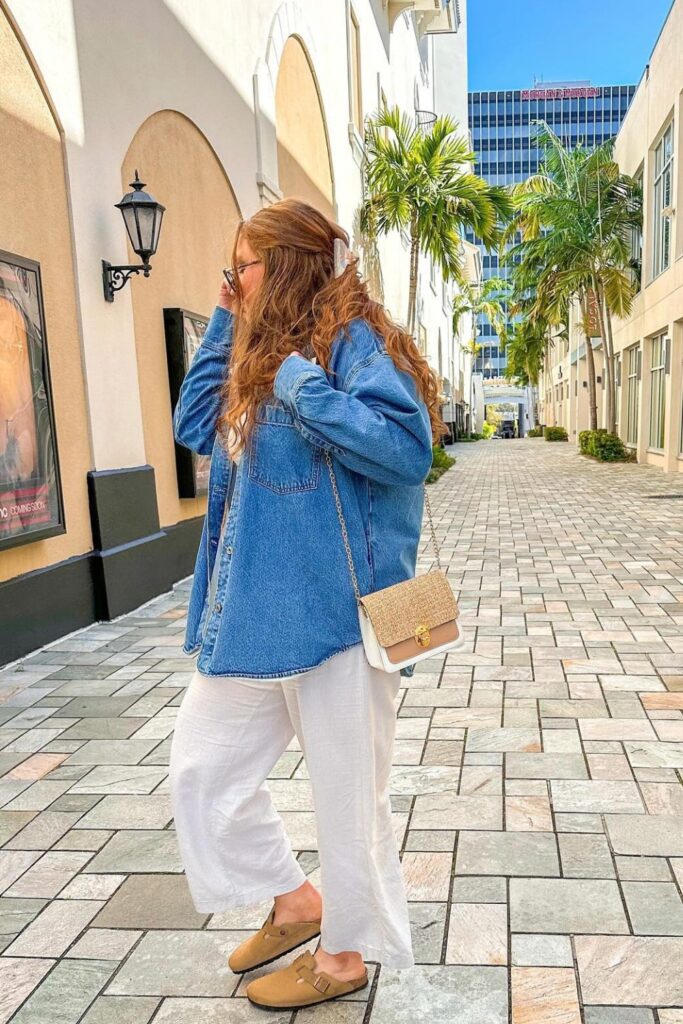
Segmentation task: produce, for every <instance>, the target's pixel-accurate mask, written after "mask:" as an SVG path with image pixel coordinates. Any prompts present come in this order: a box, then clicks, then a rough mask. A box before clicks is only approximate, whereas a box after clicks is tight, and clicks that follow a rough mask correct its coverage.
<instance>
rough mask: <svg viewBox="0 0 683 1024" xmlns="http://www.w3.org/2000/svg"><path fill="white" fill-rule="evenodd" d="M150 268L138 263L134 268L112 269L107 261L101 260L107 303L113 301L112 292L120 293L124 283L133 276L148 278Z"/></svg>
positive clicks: (146, 264) (147, 264)
mask: <svg viewBox="0 0 683 1024" xmlns="http://www.w3.org/2000/svg"><path fill="white" fill-rule="evenodd" d="M151 269H152V267H151V264H149V263H138V264H137V265H136V266H130V265H129V266H122V267H113V266H112V265H111V263H110V262H109V261H108V260H102V284H103V286H104V297H105V299H106V300H107V302H113V301H114V292H118V291H121V289H122V288H123V286H124V285H125V283H126V281H128V279H129V278H131V277H132V276H133V274H143V275H144V277H149V275H150V271H151Z"/></svg>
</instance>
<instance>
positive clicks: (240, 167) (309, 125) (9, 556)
mask: <svg viewBox="0 0 683 1024" xmlns="http://www.w3.org/2000/svg"><path fill="white" fill-rule="evenodd" d="M464 6H465V5H464V3H463V0H460V5H459V11H458V5H456V4H452V3H446V2H445V0H436V2H435V0H407V2H406V0H401V2H394V0H329V2H327V0H326V2H325V3H320V2H319V0H284V2H282V0H260V2H259V3H258V4H250V5H246V6H245V5H244V4H242V3H240V2H239V0H200V2H192V3H190V2H188V0H145V3H144V4H139V3H137V4H134V3H133V2H132V0H121V2H120V3H116V4H110V5H103V4H101V3H100V2H98V0H78V2H75V0H53V2H51V3H50V4H36V3H35V0H0V170H1V172H2V180H3V188H2V190H0V664H7V663H9V662H11V661H13V660H15V659H16V658H18V657H21V656H22V655H24V654H25V653H27V652H28V651H30V650H32V649H33V648H35V647H36V646H39V645H40V644H43V643H46V642H49V641H51V640H53V639H56V638H58V637H62V636H64V635H66V634H68V633H69V632H72V631H74V630H76V629H78V628H80V627H81V626H83V625H87V624H88V623H90V622H93V621H98V620H108V619H111V618H114V617H116V616H117V615H119V614H122V613H123V612H126V611H129V610H130V609H131V608H134V607H137V606H139V605H140V604H142V603H143V602H144V601H146V600H149V599H150V598H152V597H154V596H156V595H157V594H159V593H163V592H165V591H167V590H170V589H171V588H172V586H173V584H174V583H175V582H177V581H178V580H180V579H182V578H184V577H186V576H187V575H188V574H189V573H191V572H192V569H193V565H194V555H195V553H196V548H197V543H198V541H199V536H200V532H201V525H202V520H203V516H204V513H205V510H206V494H205V491H204V492H202V489H201V486H199V484H200V483H201V479H202V474H201V467H193V472H194V471H195V469H196V473H195V483H196V484H197V487H196V489H195V490H196V493H193V494H189V495H188V493H187V491H186V490H185V489H184V486H181V481H180V475H179V464H178V452H177V448H176V445H175V443H174V438H173V431H172V411H173V406H172V389H171V384H170V376H169V375H170V369H169V366H170V359H171V356H170V354H169V353H170V351H171V348H170V346H171V342H170V340H169V334H168V323H167V318H166V315H165V314H166V312H167V311H182V312H183V315H184V316H185V317H186V320H187V322H188V323H189V324H193V325H194V327H193V329H195V328H196V329H199V330H201V325H202V324H203V323H205V322H206V320H207V319H208V317H209V316H210V314H211V311H212V309H213V306H214V303H215V298H216V295H217V293H218V288H219V283H220V279H221V268H222V267H223V266H225V265H226V263H227V262H228V261H229V258H230V252H231V248H232V239H233V237H234V232H235V229H236V227H237V225H238V222H239V220H240V219H241V218H245V217H248V216H249V215H251V214H252V213H254V212H255V211H256V210H257V209H259V208H260V207H261V206H262V205H264V204H266V203H270V202H273V201H275V200H276V199H278V198H280V197H281V196H286V195H296V196H300V197H302V198H304V199H307V200H308V201H310V202H312V203H314V204H315V205H317V206H318V207H319V208H321V209H322V210H324V211H325V212H326V213H327V214H329V215H330V216H333V217H335V218H336V219H337V220H338V221H339V222H340V223H341V224H342V225H343V226H345V227H346V228H347V230H349V232H350V234H351V236H352V242H353V244H354V245H356V247H358V248H360V240H359V238H358V235H357V215H358V206H359V203H360V200H361V160H362V155H363V139H362V129H363V124H364V119H365V118H366V117H367V116H368V115H370V114H372V113H374V112H375V111H376V110H377V109H378V107H379V106H380V103H381V102H383V101H385V102H387V103H389V104H398V105H399V106H400V107H401V108H402V109H403V110H405V111H406V112H408V113H412V112H413V111H414V110H415V109H422V110H433V109H434V107H435V76H434V60H435V55H434V51H435V49H436V47H435V46H434V40H436V39H437V36H438V50H439V54H440V59H443V60H444V61H446V62H447V63H446V64H445V65H444V67H445V70H443V71H442V77H441V79H440V81H442V83H443V82H445V81H446V80H449V81H450V85H449V89H450V95H458V93H459V92H461V93H462V95H463V96H464V95H465V94H466V64H464V63H463V62H462V59H461V56H462V54H463V52H464V43H465V40H464V32H465V23H464V20H463V12H464ZM136 171H138V172H139V175H140V178H141V179H142V181H143V182H145V183H146V189H147V190H148V191H149V192H150V193H152V194H153V196H154V197H155V198H156V199H157V200H158V201H159V202H160V203H162V204H163V205H164V207H165V213H164V217H163V222H162V228H161V235H160V242H159V247H158V251H157V253H156V254H155V255H154V256H153V257H152V261H151V262H152V272H151V274H150V275H149V276H148V277H146V278H145V277H143V276H142V275H136V276H134V277H132V278H131V280H130V281H129V282H128V284H127V285H126V286H125V287H123V288H122V289H121V290H120V291H117V292H116V293H115V297H114V301H113V302H107V301H105V298H104V294H103V283H102V260H103V259H105V260H108V261H110V262H111V263H112V264H116V265H127V264H137V263H139V260H138V257H137V256H136V255H135V253H134V252H133V250H132V249H131V247H130V246H129V244H128V243H127V240H126V234H125V230H124V225H123V223H122V220H121V216H120V214H119V212H118V210H116V209H114V204H115V203H117V202H118V201H119V200H120V199H121V196H122V195H123V194H124V193H127V192H129V191H130V185H129V183H130V182H132V181H133V178H134V175H135V173H136ZM379 248H380V255H381V258H382V270H383V282H384V301H385V302H386V304H387V306H388V307H389V309H390V311H391V312H392V314H393V315H394V316H395V317H396V318H397V319H398V320H401V319H403V318H404V316H405V310H406V307H407V298H408V252H407V247H406V246H405V243H404V241H403V240H402V239H401V238H398V237H397V238H395V239H394V238H391V239H385V240H382V241H381V242H380V246H379ZM419 294H420V338H421V339H422V343H423V348H424V351H425V353H426V354H427V355H428V357H429V359H430V362H431V363H432V365H433V366H434V367H435V369H439V367H441V371H440V372H441V374H442V375H443V376H446V367H447V366H449V365H451V364H449V362H448V359H449V358H450V356H449V353H450V351H451V347H452V341H453V339H452V331H451V329H450V319H451V317H450V306H449V290H448V288H445V287H444V286H443V282H442V281H441V280H440V277H439V275H438V274H437V273H436V272H435V271H434V270H433V268H431V267H430V265H429V261H427V260H423V261H422V263H421V266H420V285H419ZM183 322H185V321H183ZM176 341H177V339H176ZM174 343H175V342H174ZM187 346H188V347H187V349H186V352H185V354H186V355H188V353H191V339H188V341H187Z"/></svg>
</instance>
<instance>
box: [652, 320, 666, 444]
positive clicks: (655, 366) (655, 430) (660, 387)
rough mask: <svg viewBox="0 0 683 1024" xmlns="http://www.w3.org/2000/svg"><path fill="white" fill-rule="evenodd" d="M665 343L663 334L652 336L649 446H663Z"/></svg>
mask: <svg viewBox="0 0 683 1024" xmlns="http://www.w3.org/2000/svg"><path fill="white" fill-rule="evenodd" d="M666 343H667V338H666V335H665V334H660V335H659V337H658V338H653V339H652V341H651V342H650V345H651V360H650V448H658V449H662V448H664V414H665V412H666Z"/></svg>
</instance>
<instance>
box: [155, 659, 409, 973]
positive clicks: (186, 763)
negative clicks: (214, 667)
mask: <svg viewBox="0 0 683 1024" xmlns="http://www.w3.org/2000/svg"><path fill="white" fill-rule="evenodd" d="M399 685H400V673H399V671H398V670H397V671H396V672H389V673H387V672H383V671H381V670H379V669H376V668H373V667H372V666H371V665H370V664H369V663H368V661H367V658H366V656H365V651H364V649H363V645H362V643H360V644H355V645H354V646H353V647H350V648H348V649H347V650H345V651H340V652H339V653H338V654H335V655H333V656H332V657H331V658H329V659H328V660H327V661H326V662H323V664H322V665H319V666H317V667H315V668H312V669H309V670H308V671H307V672H303V673H301V674H299V675H296V676H288V677H285V678H280V679H249V678H246V677H243V676H206V675H203V674H202V673H200V672H198V671H195V674H194V676H193V677H192V680H191V681H190V684H189V688H188V690H187V693H186V694H185V697H184V699H183V702H182V704H181V706H180V709H179V714H178V718H177V721H176V726H175V731H174V734H173V740H172V745H171V763H170V785H171V799H172V804H173V813H174V817H175V825H176V830H177V836H178V842H179V846H180V852H181V857H182V861H183V865H184V868H185V872H186V875H187V880H188V884H189V887H190V892H191V895H192V899H193V902H194V904H195V907H196V908H197V910H199V911H202V912H213V913H216V912H220V911H223V910H227V909H229V908H232V907H238V906H242V905H244V904H249V903H258V902H260V901H262V900H265V899H268V898H272V897H274V896H276V895H279V894H281V893H286V892H290V891H291V890H292V889H297V888H298V887H299V886H300V885H301V884H302V883H303V882H305V881H306V875H305V873H304V872H303V870H302V868H301V866H300V865H299V863H298V861H297V860H296V858H295V856H294V853H293V851H292V846H291V843H290V840H289V837H288V835H287V832H286V830H285V826H284V823H283V820H282V818H281V817H280V815H279V814H278V813H277V811H276V809H275V807H274V806H273V803H272V800H271V794H270V790H269V788H268V784H267V782H266V779H267V776H268V775H269V774H270V772H271V770H272V768H273V766H274V764H275V762H276V761H277V760H278V759H279V757H280V756H281V755H282V753H283V752H284V751H285V750H286V749H287V747H288V746H289V744H290V742H291V741H292V739H293V737H294V736H295V735H296V736H297V738H298V741H299V745H300V746H301V750H302V752H303V755H304V758H305V761H306V765H307V768H308V773H309V777H310V781H311V788H312V792H313V804H314V808H315V821H316V832H317V839H318V850H319V856H320V879H321V892H322V901H323V914H322V923H321V936H320V944H321V946H322V948H323V949H324V950H325V951H326V952H328V953H340V952H343V951H344V950H355V951H357V952H359V953H361V955H362V956H363V959H364V960H376V961H379V962H381V963H383V964H384V965H385V966H386V967H389V968H393V969H397V970H400V969H403V968H408V967H412V966H413V965H414V963H415V960H414V957H413V949H412V943H411V934H410V922H409V918H408V904H407V901H406V890H405V885H404V880H403V874H402V871H401V863H400V859H399V854H398V844H397V842H396V838H395V835H394V831H393V828H392V821H391V804H390V799H389V785H388V784H389V774H390V770H391V762H392V754H393V744H394V736H395V732H396V705H395V699H396V696H397V694H398V690H399Z"/></svg>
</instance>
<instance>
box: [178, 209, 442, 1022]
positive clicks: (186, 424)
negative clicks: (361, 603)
mask: <svg viewBox="0 0 683 1024" xmlns="http://www.w3.org/2000/svg"><path fill="white" fill-rule="evenodd" d="M336 239H340V240H342V242H343V243H344V245H347V244H348V236H347V235H346V233H345V232H344V231H343V230H342V229H341V228H340V227H339V226H338V225H337V224H335V223H333V222H332V221H330V220H328V219H327V218H326V217H324V216H323V215H322V214H321V213H319V212H318V211H317V210H315V209H314V208H313V207H311V206H308V205H307V204H305V203H303V202H299V201H296V200H291V199H286V200H283V201H282V202H280V203H276V204H275V205H273V206H270V207H268V208H266V209H263V210H261V211H259V212H258V213H256V214H255V215H254V216H253V217H252V218H251V219H250V220H248V221H247V222H246V223H243V224H241V225H240V228H239V230H238V233H237V237H236V241H235V246H234V250H233V256H232V263H233V266H232V269H231V270H230V271H226V276H227V279H228V281H229V283H227V282H226V283H223V284H222V285H221V290H220V294H219V298H218V305H217V308H216V309H215V310H214V313H213V315H212V317H211V321H210V323H209V325H208V327H207V330H206V333H205V336H204V338H203V340H202V343H201V345H200V347H199V349H198V351H197V353H196V354H195V357H194V359H193V362H192V365H191V367H190V369H189V371H188V373H187V375H186V377H185V380H184V382H183V385H182V388H181V392H180V396H179V400H178V403H177V406H176V409H175V412H174V417H173V424H174V433H175V438H176V440H177V441H178V442H179V443H180V444H182V445H185V446H186V447H188V448H190V449H192V450H193V451H195V452H200V453H204V454H209V453H211V455H212V459H211V471H210V480H209V498H208V509H207V515H206V518H205V521H204V529H203V533H202V539H201V543H200V546H199V551H198V554H197V561H196V565H195V573H194V579H193V584H192V590H191V595H190V602H189V607H188V618H187V631H186V637H185V643H184V646H183V651H184V652H185V653H186V654H194V653H195V652H196V651H199V656H198V660H197V667H196V671H195V673H194V675H193V677H192V680H191V682H190V685H189V688H188V691H187V693H186V695H185V698H184V700H183V702H182V705H181V707H180V711H179V715H178V720H177V723H176V728H175V733H174V737H173V744H172V750H171V767H170V776H171V794H172V799H173V809H174V815H175V822H176V829H177V834H178V840H179V844H180V849H181V854H182V859H183V863H184V866H185V870H186V874H187V879H188V884H189V887H190V891H191V893H192V897H193V900H194V903H195V906H196V907H197V909H198V910H200V911H204V912H214V913H215V912H220V911H224V910H227V909H228V908H232V907H238V906H242V905H244V904H248V903H257V902H259V901H261V900H265V899H272V900H273V906H272V909H271V911H270V913H269V915H268V917H267V919H266V921H265V922H264V924H263V926H262V928H261V929H260V930H259V931H258V932H256V933H255V934H254V935H252V936H250V937H249V938H248V939H247V940H246V941H245V942H243V943H242V944H241V945H240V946H238V948H237V949H235V950H234V951H233V953H232V954H231V956H230V958H229V961H228V963H229V966H230V967H231V969H232V970H233V971H235V972H236V973H242V972H245V971H249V970H252V969H254V968H256V967H259V966H263V965H264V964H268V963H270V962H271V961H273V960H274V959H276V958H277V957H279V956H282V955H283V954H284V953H287V952H289V951H290V950H293V949H296V948H297V947H298V946H301V945H302V944H303V943H305V942H308V941H309V940H310V939H312V938H314V937H315V936H317V935H320V936H321V941H320V945H319V946H318V948H317V949H316V951H315V954H314V955H313V954H311V953H310V952H305V953H303V954H301V955H300V956H298V957H296V958H295V959H294V961H293V963H291V964H290V965H289V966H288V967H286V968H283V969H281V970H275V971H272V972H271V973H269V974H265V975H262V976H261V977H258V978H256V979H254V980H253V981H251V982H250V984H249V985H248V986H247V990H246V992H247V996H248V997H249V999H250V1000H251V1001H252V1002H253V1003H256V1004H257V1005H259V1006H264V1007H273V1008H278V1009H282V1008H285V1007H287V1008H295V1007H300V1006H310V1005H312V1004H314V1003H318V1002H324V1001H326V1000H329V999H333V998H337V997H338V996H340V995H343V994H345V993H347V992H352V991H355V990H356V989H358V988H362V987H363V986H364V985H366V984H367V980H368V976H367V971H366V969H365V967H364V964H363V960H364V959H370V960H377V961H381V962H382V963H384V964H385V965H386V966H388V967H391V968H395V969H403V968H407V967H411V966H412V965H413V964H414V962H415V961H414V958H413V950H412V945H411V936H410V925H409V919H408V909H407V902H406V894H405V889H404V884H403V879H402V874H401V864H400V860H399V854H398V847H397V843H396V839H395V837H394V832H393V829H392V822H391V807H390V800H389V790H388V783H389V773H390V768H391V762H392V748H393V742H394V734H395V727H396V703H395V702H396V699H397V696H398V691H399V684H400V675H401V672H399V671H396V672H391V673H385V672H382V671H380V670H378V669H374V668H372V667H371V666H370V664H369V663H368V661H367V659H366V657H365V653H364V648H363V644H362V641H361V635H360V628H359V623H358V616H357V610H356V600H355V597H354V590H353V586H352V580H351V577H350V573H349V566H348V563H347V557H346V550H345V546H344V542H343V537H342V534H341V529H340V523H339V519H338V513H337V509H336V505H335V499H334V493H333V490H332V487H331V481H330V478H329V474H328V473H327V466H326V462H325V458H324V452H325V451H328V452H330V453H331V455H332V458H333V462H334V472H335V476H336V482H337V487H338V493H339V499H340V501H341V505H342V508H343V512H344V518H345V520H346V526H347V531H348V542H349V545H350V547H351V550H352V552H353V561H354V563H355V567H356V573H357V578H358V585H359V587H360V591H361V593H363V594H365V593H368V592H370V591H373V590H378V589H381V588H382V587H386V586H389V585H390V584H392V583H398V582H400V581H402V580H405V579H409V578H411V577H412V576H414V574H415V563H416V556H417V546H418V541H419V537H420V527H421V522H422V512H423V491H422V483H423V481H424V478H425V476H426V475H427V472H428V471H429V468H430V465H431V461H432V434H433V432H436V433H437V435H438V436H440V435H441V433H443V432H445V429H446V428H445V425H444V424H443V422H442V421H441V419H440V417H439V413H438V387H437V381H436V378H435V377H434V375H433V374H432V371H431V370H430V369H429V367H428V364H427V362H426V360H425V359H424V358H423V357H422V356H421V355H420V353H419V351H418V350H417V348H416V346H415V344H414V342H413V341H412V339H411V338H410V336H409V335H407V334H406V332H405V331H403V330H402V329H401V328H399V327H397V326H396V325H395V324H394V323H392V321H391V320H390V319H389V317H388V316H387V314H386V312H385V311H384V309H383V308H382V306H380V305H379V304H378V303H376V302H374V301H373V300H372V299H370V297H369V296H368V293H367V288H366V286H365V284H364V283H363V282H362V281H361V279H360V276H359V274H358V271H357V269H356V265H355V263H356V261H355V260H353V259H352V260H351V261H350V264H349V265H348V266H347V267H346V269H344V270H343V272H341V273H337V274H335V268H334V253H335V240H336ZM231 286H232V287H231ZM405 674H410V673H409V672H408V671H406V672H405ZM295 736H296V739H297V740H298V743H299V745H300V747H301V750H302V752H303V754H304V758H305V762H306V768H307V771H308V774H309V777H310V781H311V788H312V791H313V802H314V809H315V821H316V831H317V841H318V849H319V854H320V875H321V890H322V892H321V893H320V892H318V890H317V889H316V888H315V887H314V886H313V885H312V884H311V883H310V882H309V881H308V880H307V879H306V875H305V874H304V872H303V870H302V869H301V866H300V865H299V863H298V861H297V860H296V858H295V857H294V855H293V852H292V847H291V844H290V842H289V839H288V836H287V832H286V831H285V827H284V824H283V821H282V819H281V817H280V816H279V814H278V813H277V812H276V811H275V809H274V807H273V804H272V802H271V797H270V792H269V789H268V786H267V783H266V779H267V777H268V775H269V774H270V772H271V770H272V768H273V766H274V764H275V763H276V761H277V760H278V759H279V758H280V757H281V755H282V754H283V753H284V751H285V750H286V749H287V748H288V747H289V745H290V744H291V742H292V741H293V740H294V737H295ZM301 777H305V776H303V775H302V776H301ZM292 809H297V807H296V806H294V807H293V808H292ZM304 842H306V840H304ZM310 845H311V846H312V845H313V843H312V842H311V843H310Z"/></svg>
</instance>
